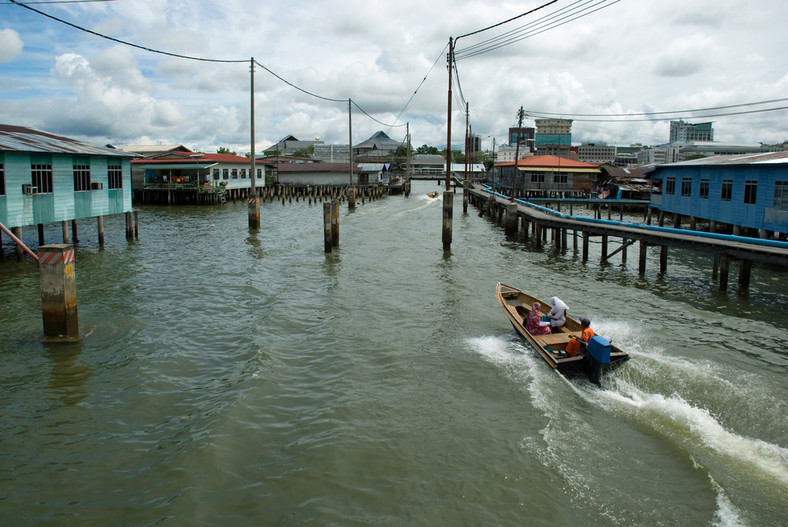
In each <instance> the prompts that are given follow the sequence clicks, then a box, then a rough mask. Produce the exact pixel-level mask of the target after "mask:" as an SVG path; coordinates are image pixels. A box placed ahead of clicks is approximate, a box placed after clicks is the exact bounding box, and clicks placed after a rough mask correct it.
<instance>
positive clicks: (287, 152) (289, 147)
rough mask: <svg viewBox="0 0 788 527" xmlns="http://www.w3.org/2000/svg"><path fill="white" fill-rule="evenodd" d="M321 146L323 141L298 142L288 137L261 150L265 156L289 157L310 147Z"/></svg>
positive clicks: (290, 136) (292, 137)
mask: <svg viewBox="0 0 788 527" xmlns="http://www.w3.org/2000/svg"><path fill="white" fill-rule="evenodd" d="M322 144H323V141H321V140H319V139H315V140H314V141H300V140H298V139H297V138H296V137H294V136H292V135H288V136H285V137H283V138H282V139H280V140H279V141H277V142H276V143H275V144H273V145H271V146H269V147H268V148H266V149H265V150H263V153H264V154H266V155H280V156H291V155H293V154H295V153H296V152H298V151H300V150H305V149H307V148H309V147H310V146H316V145H322Z"/></svg>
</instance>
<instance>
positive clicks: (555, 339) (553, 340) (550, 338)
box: [534, 331, 582, 346]
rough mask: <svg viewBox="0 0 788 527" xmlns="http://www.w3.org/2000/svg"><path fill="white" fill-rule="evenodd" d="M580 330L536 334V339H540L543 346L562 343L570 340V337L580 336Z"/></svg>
mask: <svg viewBox="0 0 788 527" xmlns="http://www.w3.org/2000/svg"><path fill="white" fill-rule="evenodd" d="M581 333H582V332H580V331H573V332H568V333H552V334H550V335H535V336H534V339H536V340H537V341H539V342H540V343H541V344H542V346H552V345H554V344H561V343H565V342H568V341H569V337H576V338H580V334H581Z"/></svg>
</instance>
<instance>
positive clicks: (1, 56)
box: [0, 28, 24, 62]
mask: <svg viewBox="0 0 788 527" xmlns="http://www.w3.org/2000/svg"><path fill="white" fill-rule="evenodd" d="M23 47H24V44H22V39H21V38H19V33H17V32H16V31H14V30H13V29H8V28H5V29H0V62H11V61H12V60H16V59H17V58H18V57H19V55H21V54H22V48H23Z"/></svg>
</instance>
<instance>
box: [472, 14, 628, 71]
mask: <svg viewBox="0 0 788 527" xmlns="http://www.w3.org/2000/svg"><path fill="white" fill-rule="evenodd" d="M593 1H594V0H588V1H587V2H585V3H584V4H582V5H581V6H577V7H571V6H569V7H565V8H562V9H560V10H558V11H555V12H553V13H551V14H549V15H546V16H544V17H542V18H540V19H538V20H536V21H535V22H532V23H530V24H527V25H525V26H522V27H521V28H519V29H516V30H513V31H510V32H508V33H505V34H503V35H500V36H498V37H494V38H492V39H489V40H487V41H485V42H481V43H479V44H475V45H473V46H470V47H468V48H465V49H462V50H460V51H458V52H457V55H459V56H458V57H457V60H464V59H468V58H471V57H475V56H476V55H481V54H482V53H488V52H490V51H495V50H497V49H499V48H502V47H504V46H508V45H511V44H514V43H516V42H520V41H521V40H525V39H526V38H531V37H534V36H536V35H539V34H541V33H544V32H546V31H549V30H551V29H555V28H557V27H560V26H563V25H565V24H568V23H569V22H573V21H575V20H577V19H579V18H583V17H586V16H588V15H591V14H593V13H596V12H597V11H600V10H602V9H604V8H606V7H610V6H611V5H613V4H617V3H618V2H620V1H621V0H614V1H612V2H610V3H608V1H609V0H598V1H596V3H593V4H592V3H591V2H593ZM578 3H580V2H575V4H578ZM575 4H573V5H575ZM588 4H591V5H588ZM551 19H556V20H551ZM545 20H547V21H546V22H543V21H545ZM540 23H541V25H537V24H540ZM535 25H537V26H536V27H533V26H535ZM504 39H505V40H504ZM485 45H486V47H483V46H485Z"/></svg>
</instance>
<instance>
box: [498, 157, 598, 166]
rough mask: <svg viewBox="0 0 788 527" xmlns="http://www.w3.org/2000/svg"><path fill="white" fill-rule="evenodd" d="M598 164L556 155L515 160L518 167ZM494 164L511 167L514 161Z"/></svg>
mask: <svg viewBox="0 0 788 527" xmlns="http://www.w3.org/2000/svg"><path fill="white" fill-rule="evenodd" d="M600 165H602V163H583V162H582V161H574V160H572V159H566V158H565V157H558V156H533V157H526V158H523V159H520V160H519V161H518V162H517V166H518V167H527V168H558V167H560V168H599V166H600ZM495 166H497V167H511V166H514V161H509V162H506V163H497V164H496V165H495Z"/></svg>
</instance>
